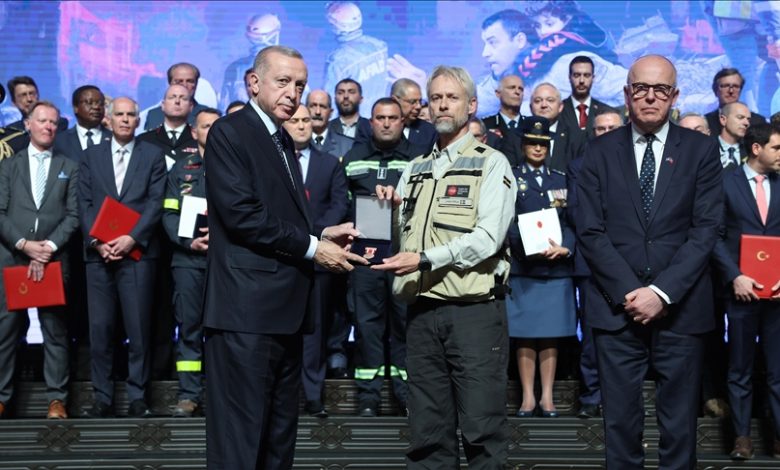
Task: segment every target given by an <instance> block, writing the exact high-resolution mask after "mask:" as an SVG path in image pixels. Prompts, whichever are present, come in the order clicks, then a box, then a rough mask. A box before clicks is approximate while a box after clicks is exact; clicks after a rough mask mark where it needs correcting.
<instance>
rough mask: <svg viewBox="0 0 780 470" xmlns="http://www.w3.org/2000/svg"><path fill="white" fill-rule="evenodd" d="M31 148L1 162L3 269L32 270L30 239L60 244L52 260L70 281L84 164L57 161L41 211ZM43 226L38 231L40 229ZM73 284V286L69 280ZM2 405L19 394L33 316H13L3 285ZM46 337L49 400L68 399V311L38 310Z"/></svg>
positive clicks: (0, 315) (0, 252)
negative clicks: (20, 352)
mask: <svg viewBox="0 0 780 470" xmlns="http://www.w3.org/2000/svg"><path fill="white" fill-rule="evenodd" d="M29 160H30V158H29V155H28V153H27V149H24V150H22V151H20V152H18V153H17V154H16V155H14V156H13V157H11V158H9V159H7V160H4V161H3V162H2V163H0V268H4V267H8V266H19V265H22V266H27V265H29V264H30V259H29V258H28V257H27V255H25V254H24V253H23V252H21V251H19V250H17V249H16V248H15V244H16V242H17V241H19V240H20V239H22V238H24V239H26V240H29V241H34V240H51V241H52V242H54V244H55V245H57V251H56V252H55V253H54V255H53V256H52V261H62V263H63V277H64V279H67V273H68V270H67V256H63V255H64V253H65V246H66V245H67V243H68V241H69V240H70V238H71V235H73V233H74V232H75V231H76V230H77V229H78V224H79V212H78V164H76V163H75V162H73V161H72V160H69V159H68V158H67V157H65V156H64V155H62V154H59V153H57V154H54V155H53V156H52V158H51V163H50V166H49V172H48V175H47V178H46V186H45V190H44V194H43V199H42V201H41V207H40V208H37V207H36V206H35V200H34V199H33V189H32V187H31V186H32V183H31V181H30V161H29ZM36 221H37V227H36ZM66 282H67V281H66ZM0 293H2V295H0V402H3V403H7V402H8V400H9V399H10V398H11V395H12V393H13V374H14V364H15V362H16V346H17V344H18V342H19V339H20V338H21V337H22V336H23V335H24V334H25V332H26V330H27V328H26V325H27V324H28V320H27V313H26V312H24V311H21V312H16V311H15V312H9V311H8V309H7V308H6V301H5V292H4V291H3V286H2V284H0ZM38 316H39V318H40V321H41V327H42V330H43V338H44V350H43V351H44V368H43V375H44V378H45V380H46V387H47V390H46V392H47V398H48V400H49V401H51V400H63V401H66V399H67V385H68V330H67V318H66V315H65V310H64V309H62V308H42V309H39V310H38Z"/></svg>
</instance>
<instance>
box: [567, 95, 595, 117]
mask: <svg viewBox="0 0 780 470" xmlns="http://www.w3.org/2000/svg"><path fill="white" fill-rule="evenodd" d="M591 101H592V100H591V97H590V95H588V97H587V98H585V101H582V104H584V105H585V106H587V108H585V111H587V112H588V113H589V114H590V103H591ZM571 104H572V106H574V110H575V111H577V112H579V110H578V109H577V106H579V105H580V102H579V101H577V98H575V97H574V95H572V96H571Z"/></svg>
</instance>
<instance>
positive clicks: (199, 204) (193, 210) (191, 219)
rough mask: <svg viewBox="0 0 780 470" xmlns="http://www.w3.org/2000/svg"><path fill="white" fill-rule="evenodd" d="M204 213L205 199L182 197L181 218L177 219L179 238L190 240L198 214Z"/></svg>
mask: <svg viewBox="0 0 780 470" xmlns="http://www.w3.org/2000/svg"><path fill="white" fill-rule="evenodd" d="M205 212H206V198H205V197H196V196H184V197H183V198H182V200H181V216H180V217H179V236H180V237H182V238H192V232H193V230H195V222H196V221H197V219H198V214H204V213H205Z"/></svg>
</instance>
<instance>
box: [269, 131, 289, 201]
mask: <svg viewBox="0 0 780 470" xmlns="http://www.w3.org/2000/svg"><path fill="white" fill-rule="evenodd" d="M280 132H281V131H276V132H274V133H273V134H271V140H273V141H274V145H275V146H276V150H277V151H278V152H279V157H281V159H282V164H283V165H284V169H285V170H287V176H289V177H290V182H291V183H292V185H293V188H295V178H293V174H292V170H290V164H289V163H287V156H286V154H285V153H284V145H282V138H281V137H280V135H279V133H280Z"/></svg>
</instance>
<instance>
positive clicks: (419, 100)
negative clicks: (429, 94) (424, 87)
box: [398, 98, 425, 106]
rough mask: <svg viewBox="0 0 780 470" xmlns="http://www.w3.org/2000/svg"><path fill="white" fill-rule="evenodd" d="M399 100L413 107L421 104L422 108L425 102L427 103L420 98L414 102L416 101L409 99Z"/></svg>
mask: <svg viewBox="0 0 780 470" xmlns="http://www.w3.org/2000/svg"><path fill="white" fill-rule="evenodd" d="M398 99H399V100H401V101H403V102H404V103H406V104H410V105H412V106H414V105H416V104H419V105H420V106H422V104H423V103H424V102H425V101H424V100H423V99H422V98H418V99H416V100H414V99H409V98H398Z"/></svg>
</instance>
